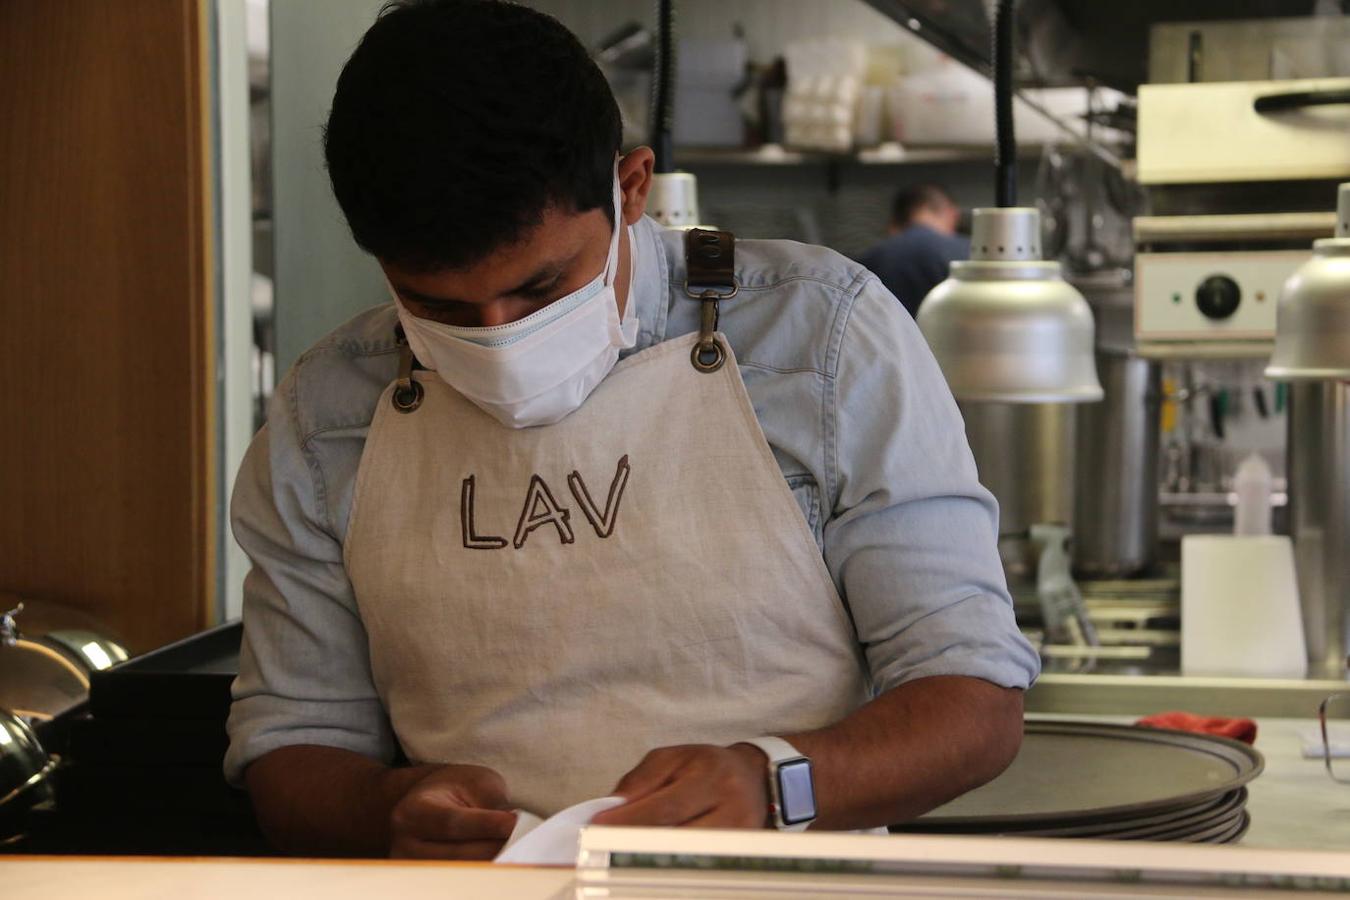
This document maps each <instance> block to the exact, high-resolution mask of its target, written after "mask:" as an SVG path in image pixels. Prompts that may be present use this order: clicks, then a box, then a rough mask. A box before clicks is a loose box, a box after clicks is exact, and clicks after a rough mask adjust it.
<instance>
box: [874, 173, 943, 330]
mask: <svg viewBox="0 0 1350 900" xmlns="http://www.w3.org/2000/svg"><path fill="white" fill-rule="evenodd" d="M960 220H961V207H959V206H957V205H956V203H955V201H953V200H952V198H951V195H950V194H948V193H947V192H946V191H944V190H943V189H942V188H940V187H938V186H937V185H935V184H916V185H913V186H911V187H907V188H902V189H901V190H900V191H899V192H897V193H896V195H895V200H894V201H893V202H892V203H891V225H890V236H889V237H887V238H886V239H885V240H884V241H881V242H880V243H878V244H876V245H875V246H873V247H871V248H870V249H868V251H867V252H866V253H864V254H863V255H862V256H861V257H860V258H859V259H858V262H860V263H862V264H863V265H864V266H866V267H867V268H868V269H871V270H872V272H873V273H874V274H875V275H876V276H877V277H878V278H880V279H881V283H882V284H884V285H885V286H886V288H887V289H888V290H889V291H890V292H891V293H892V294H894V295H895V296H896V297H897V298H899V300H900V303H901V304H902V305H903V306H904V307H905V309H907V310H908V311H909V314H910V315H911V316H917V315H918V314H919V304H920V303H922V302H923V298H924V297H926V296H928V292H929V291H931V290H932V289H933V288H935V287H937V285H938V284H940V283H941V282H943V281H945V280H946V278H947V272H948V270H949V269H950V267H951V263H952V260H954V259H969V258H970V240H969V239H968V238H966V237H963V236H962V235H959V234H957V233H956V225H957V223H958V222H959V221H960Z"/></svg>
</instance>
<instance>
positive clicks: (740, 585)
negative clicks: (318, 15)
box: [344, 335, 870, 816]
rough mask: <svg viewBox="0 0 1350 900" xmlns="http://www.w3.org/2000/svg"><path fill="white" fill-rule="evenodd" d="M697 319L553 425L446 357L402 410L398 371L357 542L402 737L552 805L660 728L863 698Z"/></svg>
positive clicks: (787, 717) (819, 715) (748, 413)
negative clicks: (473, 397) (492, 772)
mask: <svg viewBox="0 0 1350 900" xmlns="http://www.w3.org/2000/svg"><path fill="white" fill-rule="evenodd" d="M696 340H697V335H689V336H687V337H683V338H679V339H676V340H672V341H667V342H665V343H661V344H657V345H656V346H654V347H651V348H649V349H647V350H644V351H642V352H640V353H637V354H635V355H633V356H631V357H629V358H628V359H625V360H622V361H621V362H619V364H618V365H617V366H616V367H615V369H614V370H613V371H612V372H611V373H610V374H609V376H608V377H607V378H606V379H605V380H604V381H603V382H602V383H601V384H600V386H599V387H598V388H596V390H595V392H594V393H593V394H592V395H591V396H590V398H589V399H588V400H587V401H586V403H585V404H584V405H583V406H582V407H581V408H580V409H578V410H577V411H576V412H575V413H573V414H572V415H570V416H569V417H568V418H566V419H564V420H563V421H561V422H559V423H558V424H556V425H550V426H546V427H540V428H526V429H519V430H517V429H511V428H507V427H504V426H502V425H500V424H499V423H498V422H496V421H495V420H494V419H492V418H491V417H490V416H488V415H487V414H486V413H484V412H482V411H481V410H479V409H478V408H477V407H475V406H474V405H473V404H472V403H470V402H469V401H467V400H465V399H464V398H463V397H461V396H460V395H459V394H457V393H456V392H455V391H454V390H453V389H451V388H450V387H448V386H447V385H446V384H445V383H444V382H442V381H441V380H440V379H439V378H438V377H437V376H436V374H435V373H433V372H417V373H415V374H414V378H415V379H416V380H417V381H418V382H419V383H420V385H421V386H422V388H423V390H424V397H423V401H422V403H421V405H420V406H419V407H418V408H417V409H415V410H414V411H412V412H409V413H403V412H400V411H399V410H397V409H395V407H394V405H393V403H392V402H391V399H392V398H393V392H394V387H395V386H394V385H390V387H389V389H387V390H386V391H385V393H384V396H383V397H381V399H380V403H379V406H378V408H377V411H376V413H375V418H374V421H373V422H372V424H371V428H370V434H369V437H368V438H367V440H366V446H365V452H364V455H363V456H362V459H361V468H360V473H359V475H358V477H357V484H356V496H355V499H354V502H353V507H352V514H351V522H350V526H349V528H348V534H347V541H346V546H345V548H344V551H345V557H346V565H347V571H348V574H349V576H350V578H351V582H352V585H353V587H354V588H355V592H356V599H357V602H358V604H359V608H360V613H361V619H362V621H363V622H364V624H365V628H366V631H367V633H368V635H369V639H370V659H371V668H372V671H373V674H374V681H375V686H376V688H377V690H378V691H379V695H380V698H381V700H382V701H383V702H384V705H385V708H386V709H387V710H388V712H389V716H390V720H391V722H392V724H393V728H394V731H395V733H396V734H397V736H398V739H399V741H400V743H401V744H402V746H403V748H404V750H405V751H406V753H407V754H408V756H409V758H410V759H412V760H415V761H418V762H455V763H476V764H479V765H484V766H489V767H491V768H493V769H496V770H497V771H498V772H500V773H501V774H502V775H503V776H504V777H505V779H506V782H507V785H508V787H509V790H510V792H511V797H512V800H513V801H514V802H515V803H517V804H518V805H519V806H521V807H523V808H525V809H528V810H531V811H533V812H535V813H537V814H539V815H544V816H547V815H551V814H553V813H554V812H557V811H558V810H560V809H562V808H564V807H567V806H569V805H571V804H573V803H576V802H578V801H580V800H585V799H588V798H591V797H599V796H603V795H605V794H607V793H609V792H610V791H611V789H612V788H613V787H614V785H615V783H616V782H617V781H618V780H619V778H620V777H621V776H622V775H623V774H624V773H625V772H627V771H628V770H629V769H631V768H632V767H633V766H635V765H636V764H637V763H638V762H639V761H640V760H641V759H642V757H643V755H644V754H645V753H646V752H647V751H648V750H651V749H653V748H656V747H662V746H670V745H674V744H694V743H709V744H721V745H726V744H730V743H734V742H736V741H737V740H742V739H745V738H749V737H756V736H759V735H763V734H785V733H790V732H795V731H801V730H806V729H812V728H819V727H821V726H824V725H827V724H830V723H832V722H835V721H837V720H839V719H840V718H842V717H844V716H845V715H847V714H848V713H850V712H851V711H853V710H854V709H856V708H857V707H858V706H860V705H861V704H862V703H863V702H865V701H866V699H867V698H868V697H869V696H870V679H869V678H868V676H867V674H866V669H865V666H864V663H863V660H862V657H861V653H860V650H859V648H858V646H857V641H856V637H855V634H854V630H853V627H852V625H851V623H850V621H849V618H848V615H847V612H846V611H845V609H844V606H843V604H842V602H841V601H840V598H839V595H838V593H837V592H836V591H835V588H834V584H833V582H832V581H831V579H830V576H829V573H828V571H827V570H826V568H825V565H824V562H823V560H822V559H821V555H820V550H819V549H818V548H817V546H816V543H815V540H814V537H813V535H812V534H811V531H810V529H809V528H808V526H807V524H806V521H805V519H804V518H803V516H802V513H801V510H800V508H799V507H798V506H797V503H796V501H795V500H793V498H792V494H791V492H790V490H789V488H788V487H787V484H786V482H785V481H784V480H783V476H782V473H781V471H780V470H779V468H778V466H777V464H776V463H775V462H774V459H773V455H772V453H771V452H770V450H769V446H768V444H767V442H766V441H765V440H764V435H763V433H762V432H761V430H760V428H759V423H758V421H757V420H756V418H755V414H754V411H753V409H752V408H751V406H750V400H749V397H748V395H747V394H746V391H745V386H744V384H743V383H742V381H741V377H740V373H739V370H738V369H737V366H736V363H735V359H734V358H731V359H728V361H727V364H726V365H724V366H722V367H721V368H720V369H718V370H717V371H716V372H713V373H710V374H709V373H702V372H699V371H697V370H696V369H695V368H694V367H693V366H692V365H691V363H690V352H691V350H692V348H693V346H694V343H695V341H696ZM724 343H725V341H724Z"/></svg>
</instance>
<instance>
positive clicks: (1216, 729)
mask: <svg viewBox="0 0 1350 900" xmlns="http://www.w3.org/2000/svg"><path fill="white" fill-rule="evenodd" d="M1134 724H1136V725H1143V726H1144V727H1145V728H1168V729H1171V730H1172V731H1194V732H1196V733H1198V734H1214V735H1218V736H1219V737H1226V738H1231V739H1233V740H1235V741H1242V743H1244V744H1254V743H1256V723H1255V722H1253V721H1252V720H1251V719H1225V718H1223V717H1222V716H1197V715H1196V714H1195V713H1188V712H1165V713H1158V714H1157V715H1154V716H1145V717H1144V718H1142V719H1140V720H1139V721H1138V722H1135V723H1134Z"/></svg>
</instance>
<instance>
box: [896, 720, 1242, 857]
mask: <svg viewBox="0 0 1350 900" xmlns="http://www.w3.org/2000/svg"><path fill="white" fill-rule="evenodd" d="M1263 766H1264V760H1263V759H1262V757H1261V754H1260V753H1258V752H1257V751H1255V750H1254V749H1252V748H1251V747H1249V746H1247V745H1246V744H1241V743H1238V742H1237V741H1230V740H1227V739H1225V738H1218V737H1210V736H1208V735H1199V734H1190V733H1188V732H1181V731H1164V730H1161V729H1156V728H1140V727H1136V726H1130V725H1102V724H1096V723H1087V722H1046V721H1031V722H1028V723H1027V726H1026V737H1025V738H1024V740H1023V743H1022V750H1021V752H1020V753H1019V754H1018V756H1017V759H1016V760H1014V761H1013V764H1012V765H1011V766H1009V767H1008V770H1007V771H1006V772H1004V773H1003V774H1002V775H1000V776H999V777H998V778H996V779H994V780H993V781H991V782H990V783H989V784H987V785H985V786H984V787H981V788H978V789H976V790H974V791H971V792H970V793H969V794H966V795H965V796H963V797H959V798H957V799H956V800H953V801H952V802H951V803H948V804H947V805H945V806H942V807H939V808H938V809H935V810H933V811H932V812H931V813H929V814H928V815H926V816H923V817H921V818H919V819H917V820H915V821H913V822H908V823H906V824H904V825H897V826H894V827H892V829H891V830H892V831H897V832H923V833H930V834H1006V835H1011V836H1020V837H1069V838H1072V837H1076V838H1093V839H1097V840H1136V841H1186V842H1191V843H1213V844H1224V843H1232V842H1235V841H1237V840H1239V839H1240V838H1241V837H1242V835H1243V834H1245V833H1246V831H1247V826H1248V824H1249V823H1250V821H1251V817H1250V816H1249V815H1248V813H1247V810H1246V805H1247V788H1246V785H1247V783H1248V782H1250V781H1251V780H1252V779H1253V778H1255V777H1256V776H1257V775H1259V774H1260V773H1261V769H1262V768H1263Z"/></svg>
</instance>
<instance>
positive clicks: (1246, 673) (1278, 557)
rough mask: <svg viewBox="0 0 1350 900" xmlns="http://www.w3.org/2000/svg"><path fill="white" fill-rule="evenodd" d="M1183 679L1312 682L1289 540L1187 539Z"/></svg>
mask: <svg viewBox="0 0 1350 900" xmlns="http://www.w3.org/2000/svg"><path fill="white" fill-rule="evenodd" d="M1181 672H1182V674H1183V675H1202V676H1220V677H1224V676H1233V677H1248V678H1303V677H1304V676H1306V675H1307V673H1308V666H1307V659H1306V656H1305V651H1304V642H1303V620H1302V617H1301V615H1300V612H1299V602H1298V579H1297V576H1296V575H1295V573H1294V548H1293V543H1292V542H1291V541H1290V539H1289V538H1288V537H1286V536H1284V535H1258V536H1238V535H1225V534H1203V535H1200V534H1192V535H1186V536H1185V537H1183V538H1182V539H1181Z"/></svg>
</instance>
